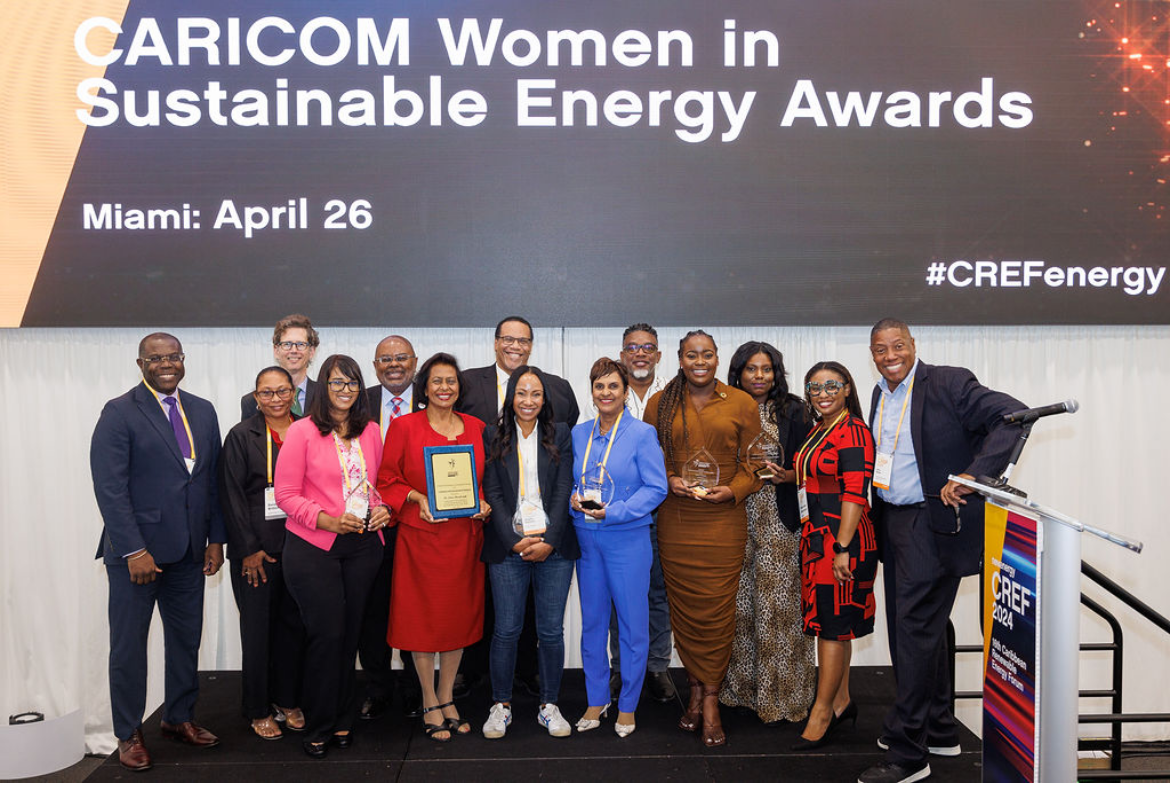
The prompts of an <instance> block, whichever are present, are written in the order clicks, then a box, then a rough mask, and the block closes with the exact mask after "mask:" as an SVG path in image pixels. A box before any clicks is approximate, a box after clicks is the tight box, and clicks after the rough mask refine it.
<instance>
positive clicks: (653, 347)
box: [622, 343, 658, 354]
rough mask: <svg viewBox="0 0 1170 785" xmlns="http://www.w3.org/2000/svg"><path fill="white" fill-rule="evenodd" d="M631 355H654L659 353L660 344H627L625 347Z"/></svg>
mask: <svg viewBox="0 0 1170 785" xmlns="http://www.w3.org/2000/svg"><path fill="white" fill-rule="evenodd" d="M622 348H623V349H625V350H626V351H627V352H629V353H630V354H637V353H638V352H640V351H641V352H645V353H646V354H654V352H656V351H658V344H656V343H627V344H626V345H625V346H624V347H622Z"/></svg>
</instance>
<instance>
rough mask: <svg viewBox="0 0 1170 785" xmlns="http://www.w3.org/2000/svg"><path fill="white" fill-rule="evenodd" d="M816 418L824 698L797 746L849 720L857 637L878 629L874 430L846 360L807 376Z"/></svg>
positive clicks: (806, 499)
mask: <svg viewBox="0 0 1170 785" xmlns="http://www.w3.org/2000/svg"><path fill="white" fill-rule="evenodd" d="M804 389H805V401H806V402H807V403H808V405H809V406H810V407H811V408H812V410H813V414H814V415H815V416H816V418H817V426H816V427H815V428H814V429H813V430H812V432H811V433H810V434H809V435H808V438H807V439H805V442H804V445H803V446H802V447H801V448H800V452H798V453H797V455H796V461H795V468H796V483H797V488H798V491H797V493H798V497H799V502H800V504H799V506H800V513H801V519H802V522H803V530H802V533H801V543H800V556H801V571H802V578H803V580H802V587H801V589H802V590H801V594H802V596H803V605H804V632H805V634H806V635H815V636H816V638H817V661H818V662H819V663H820V670H819V672H818V676H817V699H816V702H815V703H814V704H813V707H812V709H811V711H809V715H808V723H807V724H806V725H805V726H804V732H803V733H802V734H801V741H799V742H797V743H796V744H795V745H794V746H793V747H792V749H793V750H811V749H816V748H817V747H821V746H824V745H825V744H826V743H827V742H828V741H829V737H830V735H831V734H832V732H833V731H834V730H836V729H837V727H838V726H840V725H841V724H842V723H843V722H844V721H845V720H848V719H852V720H853V723H854V725H856V724H857V706H856V704H854V703H853V701H852V700H851V699H850V697H849V660H850V657H851V656H852V653H853V644H852V641H853V639H854V638H860V637H862V636H864V635H869V634H870V633H871V632H873V621H874V600H873V583H874V578H875V576H876V575H877V542H876V540H875V539H874V532H873V524H872V523H871V522H870V520H869V486H870V483H871V482H872V481H873V462H874V446H873V435H872V434H871V433H870V431H869V427H868V426H867V425H866V424H865V420H864V419H863V418H862V416H861V403H860V402H859V401H858V399H857V391H856V389H855V388H854V385H853V377H852V376H850V375H849V371H848V369H847V368H845V366H843V365H841V364H840V363H836V362H820V363H817V364H816V365H814V366H813V367H812V368H810V369H809V371H808V373H807V374H805V377H804Z"/></svg>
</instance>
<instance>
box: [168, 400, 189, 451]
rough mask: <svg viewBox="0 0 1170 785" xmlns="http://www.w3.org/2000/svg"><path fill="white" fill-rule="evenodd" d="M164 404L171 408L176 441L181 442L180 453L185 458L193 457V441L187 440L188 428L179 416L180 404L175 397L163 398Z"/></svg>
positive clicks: (172, 426)
mask: <svg viewBox="0 0 1170 785" xmlns="http://www.w3.org/2000/svg"><path fill="white" fill-rule="evenodd" d="M163 403H165V404H166V405H167V406H168V407H170V411H171V415H170V417H171V428H172V429H174V431H175V439H176V440H177V441H178V442H179V452H181V453H183V457H184V458H190V457H191V440H190V439H188V438H187V428H186V427H185V426H184V425H183V418H182V417H180V416H179V402H178V401H176V400H175V397H174V396H173V395H168V396H167V397H166V398H163Z"/></svg>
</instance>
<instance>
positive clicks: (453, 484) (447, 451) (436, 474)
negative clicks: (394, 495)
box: [423, 444, 479, 519]
mask: <svg viewBox="0 0 1170 785" xmlns="http://www.w3.org/2000/svg"><path fill="white" fill-rule="evenodd" d="M423 465H424V467H425V468H426V473H427V504H429V505H430V507H431V515H432V516H433V517H434V518H436V519H437V518H469V517H471V516H472V515H477V514H478V513H479V488H478V486H477V484H476V481H475V449H474V448H473V447H472V446H471V445H470V444H452V445H444V446H442V447H424V448H423Z"/></svg>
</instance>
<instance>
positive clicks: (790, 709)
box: [719, 341, 816, 725]
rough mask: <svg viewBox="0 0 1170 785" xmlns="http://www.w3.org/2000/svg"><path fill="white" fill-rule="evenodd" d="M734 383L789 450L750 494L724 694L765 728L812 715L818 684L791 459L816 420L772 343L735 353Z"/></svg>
mask: <svg viewBox="0 0 1170 785" xmlns="http://www.w3.org/2000/svg"><path fill="white" fill-rule="evenodd" d="M727 382H728V384H730V385H731V386H732V387H737V388H739V389H741V390H743V391H744V392H746V393H747V394H748V395H750V396H752V398H753V399H755V401H756V405H757V406H758V407H759V412H760V426H761V427H762V428H763V429H764V432H765V433H767V434H768V435H769V436H771V437H772V438H773V439H774V440H775V441H776V443H777V444H779V445H780V446H781V447H782V448H783V455H782V457H781V458H779V460H778V462H777V463H771V462H768V464H767V465H768V468H770V469H771V470H772V476H771V478H769V479H768V482H765V483H764V487H763V488H761V489H760V490H758V491H756V492H755V493H753V494H752V495H751V496H749V497H748V498H747V502H746V503H745V507H746V508H747V519H748V541H747V549H746V550H745V551H744V557H743V572H741V573H740V575H739V594H738V596H737V597H736V600H735V643H734V644H733V645H732V647H731V664H730V665H729V666H728V669H727V679H726V680H725V681H724V683H723V689H722V690H721V691H720V693H719V700H720V701H721V702H722V703H723V705H725V706H742V707H744V708H748V709H751V710H752V711H754V712H755V713H756V714H757V715H758V716H759V718H760V721H761V722H763V723H764V724H766V725H778V724H780V723H782V722H799V721H801V720H803V719H804V718H805V717H807V716H808V707H809V706H810V705H812V702H813V689H814V688H815V686H816V659H815V653H814V651H815V650H814V645H813V640H812V638H810V637H808V636H807V635H805V634H804V630H803V616H802V611H801V601H800V597H801V595H800V512H799V510H798V506H797V503H796V471H795V470H794V469H793V463H792V459H793V458H794V457H795V456H796V451H797V450H798V449H800V445H802V444H804V440H805V438H806V437H807V436H808V432H809V429H810V428H811V427H812V424H811V423H810V422H809V418H808V416H807V414H806V412H805V406H804V400H803V399H801V398H798V397H797V396H795V395H793V394H791V393H790V392H789V391H788V379H787V373H786V372H785V370H784V357H783V355H781V354H780V351H779V350H778V349H777V348H776V347H775V346H772V345H771V344H769V343H762V342H760V341H748V342H747V343H745V344H744V345H742V346H740V347H739V348H738V349H736V350H735V354H733V355H732V356H731V362H730V363H729V364H728V368H727Z"/></svg>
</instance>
